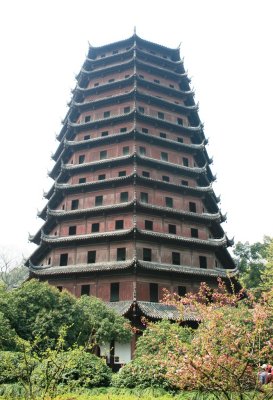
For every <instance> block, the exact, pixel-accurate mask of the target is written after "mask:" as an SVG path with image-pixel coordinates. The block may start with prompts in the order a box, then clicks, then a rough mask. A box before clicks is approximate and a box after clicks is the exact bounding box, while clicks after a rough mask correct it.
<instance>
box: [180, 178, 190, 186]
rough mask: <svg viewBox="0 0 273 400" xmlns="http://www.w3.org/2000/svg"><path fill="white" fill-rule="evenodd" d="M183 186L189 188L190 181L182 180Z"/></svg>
mask: <svg viewBox="0 0 273 400" xmlns="http://www.w3.org/2000/svg"><path fill="white" fill-rule="evenodd" d="M181 185H183V186H189V182H188V181H184V179H182V181H181Z"/></svg>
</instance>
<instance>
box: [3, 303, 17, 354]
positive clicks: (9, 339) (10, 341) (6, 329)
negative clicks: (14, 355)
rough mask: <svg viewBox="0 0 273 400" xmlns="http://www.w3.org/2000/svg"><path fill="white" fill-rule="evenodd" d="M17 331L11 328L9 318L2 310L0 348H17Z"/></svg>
mask: <svg viewBox="0 0 273 400" xmlns="http://www.w3.org/2000/svg"><path fill="white" fill-rule="evenodd" d="M16 338H17V335H16V332H15V330H14V329H12V328H11V326H10V322H9V320H8V319H7V318H6V317H5V315H4V314H3V313H2V312H1V311H0V349H2V350H13V351H14V350H15V349H16Z"/></svg>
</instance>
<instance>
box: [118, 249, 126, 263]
mask: <svg viewBox="0 0 273 400" xmlns="http://www.w3.org/2000/svg"><path fill="white" fill-rule="evenodd" d="M125 260H126V248H125V247H119V248H117V261H125Z"/></svg>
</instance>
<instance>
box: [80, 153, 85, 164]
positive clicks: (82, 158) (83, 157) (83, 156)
mask: <svg viewBox="0 0 273 400" xmlns="http://www.w3.org/2000/svg"><path fill="white" fill-rule="evenodd" d="M84 160H85V155H84V154H81V155H80V156H79V164H83V163H84Z"/></svg>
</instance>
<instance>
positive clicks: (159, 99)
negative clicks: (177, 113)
mask: <svg viewBox="0 0 273 400" xmlns="http://www.w3.org/2000/svg"><path fill="white" fill-rule="evenodd" d="M137 94H139V95H140V96H143V97H151V98H153V99H155V100H158V101H159V102H162V103H166V104H168V105H170V106H172V107H177V108H181V109H184V110H185V109H186V110H188V111H196V112H197V111H198V108H199V106H198V104H194V105H193V106H187V105H184V104H176V103H173V102H171V101H168V100H165V99H163V98H159V97H157V96H155V95H153V94H147V93H144V92H142V91H141V90H139V89H138V88H137Z"/></svg>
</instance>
